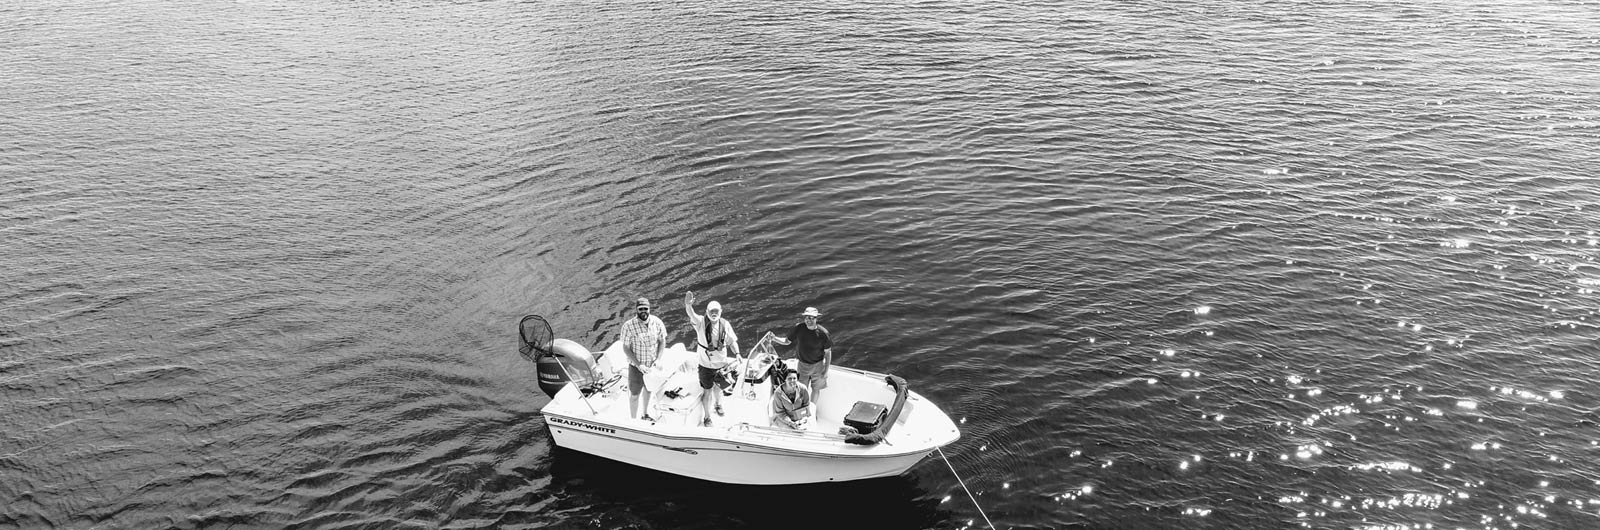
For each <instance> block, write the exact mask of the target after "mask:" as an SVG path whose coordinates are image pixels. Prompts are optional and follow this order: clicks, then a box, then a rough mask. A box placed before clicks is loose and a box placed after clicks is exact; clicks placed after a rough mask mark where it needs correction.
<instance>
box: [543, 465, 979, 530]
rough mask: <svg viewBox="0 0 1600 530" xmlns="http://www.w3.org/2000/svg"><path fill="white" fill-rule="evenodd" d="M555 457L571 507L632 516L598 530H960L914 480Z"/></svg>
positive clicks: (557, 478) (559, 485)
mask: <svg viewBox="0 0 1600 530" xmlns="http://www.w3.org/2000/svg"><path fill="white" fill-rule="evenodd" d="M553 449H554V451H553V453H552V455H551V457H552V458H551V462H550V475H551V480H552V483H551V485H550V486H551V488H552V489H554V490H558V491H560V492H561V494H562V495H564V496H568V497H569V500H579V499H580V498H582V499H587V500H588V501H590V504H591V505H592V507H593V508H595V509H597V510H599V511H603V512H613V514H614V515H617V516H619V517H620V514H615V513H614V512H615V511H619V510H626V511H627V512H629V513H630V515H629V516H626V517H622V518H620V519H613V520H610V521H608V522H607V523H605V524H601V526H605V527H625V528H650V529H666V528H672V529H689V528H695V529H699V528H705V529H710V528H762V529H787V528H795V529H799V528H806V529H815V528H830V529H832V528H839V529H852V528H871V529H874V530H894V529H927V528H957V527H960V526H961V525H960V524H958V523H956V522H954V521H952V517H953V516H952V515H951V514H950V513H949V512H947V511H945V510H942V509H940V500H941V497H942V496H935V495H933V494H932V493H929V492H928V491H927V490H924V489H922V488H921V487H919V486H918V485H917V483H916V481H915V473H911V474H906V475H901V476H895V477H885V478H876V479H868V480H858V481H850V482H842V483H824V484H804V485H784V486H749V485H734V484H722V483H717V482H709V481H705V480H700V479H695V478H689V477H683V476H679V475H674V474H671V473H665V472H661V471H656V470H652V469H647V468H643V467H638V466H635V465H632V464H625V463H621V462H617V461H614V460H610V459H606V458H600V457H597V456H594V455H590V454H587V453H583V452H580V451H575V450H571V449H565V448H560V447H555V448H553ZM750 472H751V473H760V472H762V470H759V469H752V470H750ZM595 522H596V523H599V521H595Z"/></svg>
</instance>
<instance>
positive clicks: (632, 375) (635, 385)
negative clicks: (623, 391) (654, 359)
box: [628, 364, 644, 396]
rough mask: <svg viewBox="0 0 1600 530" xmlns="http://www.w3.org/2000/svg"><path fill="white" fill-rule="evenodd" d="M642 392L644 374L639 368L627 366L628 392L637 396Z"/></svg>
mask: <svg viewBox="0 0 1600 530" xmlns="http://www.w3.org/2000/svg"><path fill="white" fill-rule="evenodd" d="M643 391H644V372H641V371H639V367H637V366H634V365H631V364H630V365H628V392H629V393H631V394H633V395H635V396H637V395H639V393H640V392H643Z"/></svg>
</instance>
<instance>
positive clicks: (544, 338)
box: [517, 315, 556, 363]
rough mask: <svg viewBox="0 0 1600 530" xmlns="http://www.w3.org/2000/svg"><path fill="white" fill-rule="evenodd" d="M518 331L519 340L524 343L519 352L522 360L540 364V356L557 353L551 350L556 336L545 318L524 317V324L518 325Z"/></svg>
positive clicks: (536, 316) (518, 349)
mask: <svg viewBox="0 0 1600 530" xmlns="http://www.w3.org/2000/svg"><path fill="white" fill-rule="evenodd" d="M517 331H518V333H517V339H518V340H520V341H521V342H522V346H521V347H520V348H517V352H518V353H521V354H522V358H524V359H527V360H528V361H529V362H535V363H536V362H539V357H540V356H544V355H554V353H555V352H553V351H551V349H550V348H551V344H552V343H554V341H555V339H556V335H555V332H552V331H550V323H549V322H546V321H545V320H544V317H541V316H539V315H528V316H525V317H522V322H519V323H517Z"/></svg>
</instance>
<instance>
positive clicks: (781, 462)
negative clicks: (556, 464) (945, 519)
mask: <svg viewBox="0 0 1600 530" xmlns="http://www.w3.org/2000/svg"><path fill="white" fill-rule="evenodd" d="M611 350H617V351H616V352H613V351H611ZM600 358H601V361H600V362H599V363H598V368H597V370H598V372H599V373H601V374H609V377H611V381H612V383H611V384H609V385H608V386H606V387H604V388H602V389H598V390H596V389H590V390H591V391H590V393H588V394H584V393H582V391H581V390H580V389H579V388H577V387H575V386H573V385H568V386H567V387H566V388H563V389H562V390H561V391H559V392H558V393H557V394H556V395H555V397H554V398H553V399H552V400H551V401H550V403H549V404H547V405H545V407H544V408H543V409H542V412H543V414H544V419H545V425H546V426H547V427H548V430H549V432H550V437H551V440H552V441H553V442H554V443H555V444H556V445H558V446H560V447H564V448H567V449H572V450H575V451H580V452H584V453H589V454H592V455H595V456H598V457H602V458H607V459H611V460H616V461H619V462H623V463H627V464H632V465H636V466H640V467H645V468H649V469H654V470H657V471H662V472H666V473H672V474H675V475H682V476H686V477H691V478H696V479H702V480H709V481H714V482H722V483H728V484H750V485H779V484H812V483H827V482H846V481H854V480H866V479H873V478H881V477H890V476H895V475H899V474H901V473H904V472H906V471H907V470H908V469H910V468H911V467H912V466H914V465H916V464H917V463H918V462H920V461H922V459H923V458H925V457H927V456H928V454H929V453H931V452H933V451H935V450H937V449H938V448H940V447H942V446H944V445H946V444H949V443H951V442H954V441H955V440H956V439H958V438H960V431H959V430H958V429H957V428H956V426H955V424H954V423H953V422H951V421H950V418H949V416H946V415H945V414H944V412H943V411H941V410H940V409H939V407H938V406H936V405H934V404H933V403H932V402H929V401H927V400H926V399H924V398H923V397H922V396H921V395H918V394H917V393H916V392H905V395H904V398H905V403H904V412H903V413H902V414H901V415H899V416H898V418H897V419H896V420H890V421H893V424H891V425H884V426H881V427H880V430H886V431H887V432H888V434H887V435H885V436H884V437H883V443H877V444H871V445H862V444H857V443H850V442H849V441H847V440H846V437H845V436H844V435H841V434H840V433H839V432H838V431H839V429H840V427H841V426H842V425H843V420H844V416H845V415H846V414H847V413H848V412H849V410H850V408H851V407H852V405H854V404H855V403H856V402H857V401H866V402H871V403H879V404H888V403H893V402H894V401H895V396H896V392H897V391H896V389H895V388H894V387H893V386H892V385H891V384H889V383H888V382H887V381H886V376H884V375H883V374H875V373H871V372H864V371H860V370H854V369H850V368H843V367H839V366H833V367H830V369H829V372H828V374H829V376H828V377H829V386H828V389H827V390H826V391H825V392H824V393H823V395H822V397H821V399H819V400H818V401H817V402H816V403H815V404H814V408H813V411H814V413H815V414H814V417H815V421H813V422H811V426H810V427H809V428H808V429H806V430H799V431H797V430H793V429H788V428H783V427H778V426H774V425H772V423H771V420H770V417H771V414H772V412H771V406H772V405H771V397H770V396H771V393H772V391H773V390H772V386H771V383H770V381H769V382H759V383H748V382H742V383H740V384H739V385H738V386H736V387H735V388H733V389H730V391H731V395H728V396H725V397H723V398H722V400H721V403H722V405H723V407H724V410H725V414H707V413H706V411H705V409H704V407H703V405H702V402H701V399H700V392H701V390H700V388H699V384H698V382H697V376H695V375H694V368H693V358H694V357H693V356H692V354H689V353H688V352H687V351H686V350H684V349H683V346H682V345H674V346H673V347H671V348H668V351H667V352H666V353H665V354H664V356H663V359H664V360H663V362H665V363H669V365H671V366H677V365H679V364H680V363H681V364H682V367H681V368H678V369H676V370H675V373H674V375H673V376H672V377H671V378H669V379H668V380H667V381H666V382H665V383H662V384H661V385H660V387H661V388H659V389H658V390H659V391H660V392H663V393H666V392H667V391H668V390H672V392H670V393H669V394H668V395H670V396H672V397H667V396H664V395H659V394H658V395H657V396H656V397H655V398H654V399H653V400H652V401H651V403H650V404H649V405H648V406H644V407H641V408H643V409H644V411H648V412H649V413H650V414H651V416H652V419H651V420H645V419H643V418H640V417H638V416H641V414H639V412H643V411H639V412H636V411H635V410H634V409H633V406H632V405H631V404H630V402H629V391H628V388H627V382H626V379H627V378H626V377H621V376H619V375H618V374H619V373H622V370H617V369H614V368H612V367H611V365H610V361H609V360H610V359H622V358H623V356H622V355H621V352H620V346H618V345H613V347H612V348H611V349H609V350H607V351H606V352H605V353H604V354H602V355H601V356H600ZM789 362H790V363H792V362H793V361H792V360H791V361H789ZM619 380H620V381H619ZM901 384H903V381H902V382H901ZM706 418H710V419H711V423H712V425H710V426H703V425H702V421H703V420H704V419H706Z"/></svg>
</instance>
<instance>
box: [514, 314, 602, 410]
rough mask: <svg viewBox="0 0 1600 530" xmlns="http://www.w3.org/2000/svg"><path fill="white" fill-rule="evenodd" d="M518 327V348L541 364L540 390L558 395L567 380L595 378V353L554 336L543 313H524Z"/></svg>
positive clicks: (584, 383) (585, 381)
mask: <svg viewBox="0 0 1600 530" xmlns="http://www.w3.org/2000/svg"><path fill="white" fill-rule="evenodd" d="M517 331H518V338H519V339H520V341H521V343H522V346H521V347H520V348H518V349H517V352H518V353H521V354H522V357H523V358H525V359H527V360H529V361H532V362H533V364H534V365H535V366H537V367H538V368H539V390H542V391H544V394H545V395H546V396H550V397H555V396H556V392H560V391H561V388H562V387H565V386H567V383H572V382H576V383H578V384H579V385H580V386H581V385H587V384H589V383H592V382H594V381H595V375H594V367H595V359H594V354H591V353H589V349H588V348H584V347H583V345H581V344H578V343H576V342H573V341H570V340H567V339H558V338H555V334H554V333H552V332H551V331H550V323H549V322H546V321H545V319H544V317H541V316H538V315H528V316H525V317H522V322H520V323H518V324H517Z"/></svg>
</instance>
